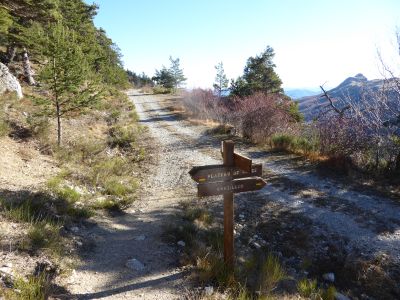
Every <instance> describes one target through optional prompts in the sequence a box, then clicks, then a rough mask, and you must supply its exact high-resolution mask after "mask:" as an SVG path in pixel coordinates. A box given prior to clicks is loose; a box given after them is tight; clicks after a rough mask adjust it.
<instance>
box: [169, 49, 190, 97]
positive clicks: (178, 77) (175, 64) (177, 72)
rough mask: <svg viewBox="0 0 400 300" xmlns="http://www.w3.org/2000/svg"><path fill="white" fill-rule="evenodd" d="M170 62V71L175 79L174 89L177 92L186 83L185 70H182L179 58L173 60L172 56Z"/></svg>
mask: <svg viewBox="0 0 400 300" xmlns="http://www.w3.org/2000/svg"><path fill="white" fill-rule="evenodd" d="M169 61H170V62H171V67H170V68H169V70H168V71H169V73H170V74H171V76H172V78H173V87H174V89H175V90H176V89H177V88H178V87H180V86H181V85H182V84H183V83H184V82H185V81H186V78H185V76H184V75H183V70H182V69H181V68H180V61H179V58H176V59H173V58H172V56H170V57H169Z"/></svg>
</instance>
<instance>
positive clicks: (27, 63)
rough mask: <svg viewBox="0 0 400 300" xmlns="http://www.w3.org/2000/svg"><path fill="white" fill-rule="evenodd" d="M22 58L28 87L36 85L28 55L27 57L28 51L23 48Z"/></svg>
mask: <svg viewBox="0 0 400 300" xmlns="http://www.w3.org/2000/svg"><path fill="white" fill-rule="evenodd" d="M23 57H24V60H23V65H24V74H25V78H26V80H27V82H28V83H29V85H36V81H35V79H34V78H33V71H32V68H31V62H30V61H29V55H28V51H27V50H26V48H24V51H23Z"/></svg>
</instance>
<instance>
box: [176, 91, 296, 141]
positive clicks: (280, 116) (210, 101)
mask: <svg viewBox="0 0 400 300" xmlns="http://www.w3.org/2000/svg"><path fill="white" fill-rule="evenodd" d="M290 103H291V101H290V100H289V99H288V98H287V97H286V96H284V95H281V94H278V93H276V94H264V93H255V94H253V95H251V96H247V97H244V98H239V97H232V98H231V97H222V98H219V97H217V96H215V95H214V94H213V93H212V91H211V90H202V89H195V90H193V91H191V92H188V93H186V95H185V96H184V99H183V106H184V108H185V110H186V112H187V113H189V114H190V115H191V116H193V117H196V118H199V119H204V120H213V121H217V122H219V123H221V124H224V125H225V124H229V125H233V126H234V127H235V131H236V132H237V133H240V134H242V135H243V136H244V137H245V138H247V139H249V140H251V141H253V142H263V141H265V140H266V139H267V138H269V137H270V136H272V135H274V134H276V133H281V132H288V131H290V130H292V129H293V128H294V127H295V125H294V123H295V122H294V121H295V120H294V118H293V116H292V114H291V113H290Z"/></svg>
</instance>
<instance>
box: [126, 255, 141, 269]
mask: <svg viewBox="0 0 400 300" xmlns="http://www.w3.org/2000/svg"><path fill="white" fill-rule="evenodd" d="M125 266H126V267H127V268H129V269H132V270H134V271H143V270H144V269H145V266H144V264H142V263H141V262H140V261H138V260H137V259H136V258H132V259H129V260H128V261H127V262H126V264H125Z"/></svg>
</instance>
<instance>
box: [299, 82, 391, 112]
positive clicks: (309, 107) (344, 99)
mask: <svg viewBox="0 0 400 300" xmlns="http://www.w3.org/2000/svg"><path fill="white" fill-rule="evenodd" d="M389 85H390V83H389V82H388V81H385V80H382V79H373V80H368V79H367V78H366V77H365V76H364V75H362V74H357V75H355V76H354V77H349V78H347V79H345V80H344V81H343V82H342V83H341V84H339V85H338V86H337V87H335V88H333V89H331V90H329V91H327V92H328V95H329V96H330V97H331V98H332V99H333V102H334V103H335V105H337V106H338V107H339V108H340V107H344V106H346V104H347V103H348V102H349V101H355V102H358V101H360V99H361V98H362V97H370V96H371V97H372V95H370V94H371V93H376V92H379V91H382V89H383V88H385V87H388V86H389ZM389 95H390V94H389ZM298 102H299V109H300V111H301V112H302V113H303V114H304V116H305V118H306V120H311V119H313V118H315V117H317V116H318V115H319V114H320V113H321V112H323V111H326V109H327V108H328V107H329V102H328V100H327V99H326V98H325V97H324V95H323V94H322V93H320V94H318V95H315V96H308V97H302V98H300V99H298Z"/></svg>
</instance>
